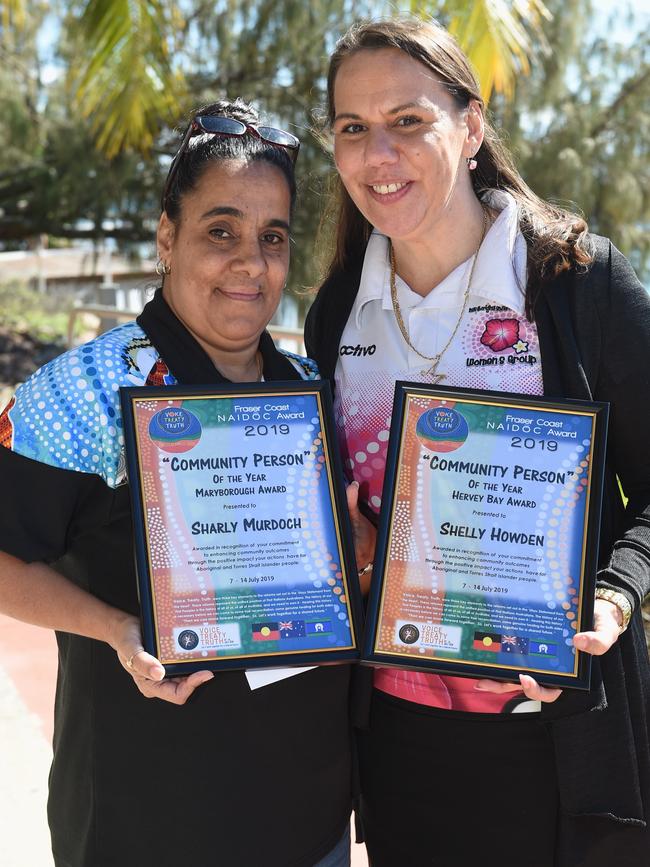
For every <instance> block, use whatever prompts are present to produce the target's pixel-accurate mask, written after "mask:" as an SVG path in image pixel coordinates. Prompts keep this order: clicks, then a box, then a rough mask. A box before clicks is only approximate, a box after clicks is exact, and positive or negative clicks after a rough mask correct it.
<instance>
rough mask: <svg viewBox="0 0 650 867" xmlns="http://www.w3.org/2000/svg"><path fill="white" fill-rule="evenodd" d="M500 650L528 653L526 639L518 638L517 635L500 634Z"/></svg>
mask: <svg viewBox="0 0 650 867" xmlns="http://www.w3.org/2000/svg"><path fill="white" fill-rule="evenodd" d="M501 651H502V652H503V653H521V654H522V655H524V656H525V655H526V654H527V653H528V639H527V638H520V637H519V636H518V635H502V636H501Z"/></svg>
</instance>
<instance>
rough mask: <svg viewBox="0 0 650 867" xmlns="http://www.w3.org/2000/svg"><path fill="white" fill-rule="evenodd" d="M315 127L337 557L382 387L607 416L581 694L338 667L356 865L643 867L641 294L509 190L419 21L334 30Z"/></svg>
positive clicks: (370, 502)
mask: <svg viewBox="0 0 650 867" xmlns="http://www.w3.org/2000/svg"><path fill="white" fill-rule="evenodd" d="M328 120H329V125H330V128H331V132H332V134H333V138H334V157H335V162H336V167H337V170H338V174H339V178H340V191H339V206H338V207H339V212H338V223H337V235H336V250H335V252H334V255H333V257H332V260H331V264H330V267H329V272H328V274H327V277H326V279H325V282H324V283H323V285H322V287H321V289H320V291H319V294H318V296H317V298H316V300H315V302H314V304H313V306H312V308H311V310H310V313H309V316H308V320H307V324H306V332H305V333H306V345H307V351H308V354H309V355H310V356H311V357H313V358H314V359H316V360H317V362H318V364H319V366H320V370H321V373H322V375H324V376H329V377H331V378H332V380H333V382H334V385H335V401H336V403H335V406H336V412H337V416H338V418H337V422H338V430H339V434H340V443H341V451H342V454H343V458H344V462H345V465H346V467H347V469H348V473H349V477H350V481H351V482H352V485H351V488H350V494H349V498H350V500H351V504H352V517H353V522H354V525H355V527H356V532H357V561H358V564H359V566H361V567H367V569H368V571H370V564H371V562H372V559H373V548H374V535H375V533H374V527H373V524H376V519H377V516H378V513H379V510H380V508H381V496H382V483H383V476H384V467H385V459H386V449H387V440H388V429H389V428H390V415H391V407H392V397H393V386H394V382H395V381H396V380H409V381H414V382H424V383H427V382H428V383H437V382H441V383H442V384H443V385H448V386H456V387H465V388H473V389H487V390H491V391H496V392H514V393H519V394H524V395H531V396H534V395H550V396H554V397H564V398H577V399H582V400H602V401H608V402H610V404H611V416H610V432H609V443H608V449H607V465H606V470H605V495H604V506H603V515H602V524H601V536H600V550H599V555H598V567H599V571H598V585H597V586H598V589H597V593H596V596H597V598H596V603H595V614H594V625H593V630H590V631H587V632H583V633H579V634H575V635H574V636H573V644H574V646H575V647H576V648H577V649H579V650H581V651H584V652H587V653H590V654H593V676H592V688H591V690H590V691H589V692H586V693H580V692H576V691H573V692H572V691H570V690H566V691H564V692H562V691H560V690H557V689H551V688H549V687H544V686H541V685H540V684H538V683H537V682H536V681H535V680H534V679H533V678H531V677H530V676H527V675H521V676H520V679H519V682H518V683H516V684H514V683H512V684H504V683H498V682H495V681H489V680H480V679H471V678H460V677H450V676H443V675H435V674H424V673H421V672H414V671H408V670H404V669H388V668H385V669H379V670H377V671H376V672H375V673H374V684H373V689H372V694H371V695H370V690H367V700H365V699H366V691H364V689H363V683H362V681H363V678H360V679H359V680H360V682H359V683H358V684H357V705H358V713H357V717H358V718H357V724H358V726H359V737H358V749H359V767H360V787H361V797H360V815H361V820H362V824H363V830H364V833H365V837H366V841H367V845H368V850H369V853H370V860H371V864H372V865H373V867H384V865H386V867H393V865H397V864H402V863H415V864H432V865H434V864H435V865H444V867H451V865H454V867H456V865H459V867H460V865H462V867H465V865H469V864H478V863H481V864H485V865H497V864H499V865H500V864H503V863H505V862H506V861H507V860H510V861H512V860H514V861H515V862H516V863H519V864H522V865H526V867H553V865H558V867H564V865H569V864H571V865H574V864H584V865H589V867H596V865H602V867H610V865H613V864H617V865H621V864H625V865H629V867H632V865H638V864H641V863H645V862H646V861H647V860H648V858H649V857H650V856H649V854H648V853H649V852H650V837H649V836H648V833H647V829H646V822H647V819H648V814H649V812H650V751H649V742H648V726H647V718H646V715H647V710H648V701H647V699H648V694H649V686H650V669H649V666H648V655H647V651H646V647H645V640H644V633H643V626H642V620H641V612H640V605H641V602H642V600H643V597H644V596H645V594H646V593H647V592H648V590H649V589H650V536H649V533H648V528H649V527H650V505H649V504H650V461H649V459H648V450H647V447H646V443H645V431H646V430H647V428H648V423H650V379H649V377H648V373H647V351H648V347H649V346H650V300H649V299H648V297H647V295H646V293H645V291H644V289H643V288H642V286H641V285H640V283H639V281H638V279H637V278H636V276H635V274H634V272H633V270H632V268H631V267H630V265H629V264H628V263H627V261H626V260H625V259H624V258H623V256H622V255H621V254H620V253H619V252H618V250H616V248H615V247H614V246H613V245H612V244H611V243H610V242H609V241H608V240H606V239H604V238H599V237H596V236H593V235H591V234H589V232H588V226H587V224H586V222H585V220H584V219H582V218H581V217H578V216H576V215H575V214H572V213H570V212H568V211H566V210H564V209H561V208H558V207H556V206H554V205H551V204H550V203H548V202H545V201H543V200H542V199H540V198H539V197H538V196H537V195H535V193H533V192H532V191H531V190H530V189H529V188H528V186H527V185H526V184H525V182H524V181H523V179H522V178H521V176H520V175H519V173H518V172H517V170H516V168H515V166H514V164H513V161H512V159H511V158H510V156H509V154H508V153H507V151H506V150H505V148H504V147H503V145H502V144H501V143H500V142H499V140H498V137H497V135H496V133H495V131H494V130H493V128H492V127H491V126H490V124H489V122H488V120H487V119H486V117H485V109H484V105H483V101H482V99H481V96H480V91H479V87H478V84H477V82H476V79H475V77H474V75H473V73H472V70H471V68H470V66H469V63H468V61H467V59H466V57H465V56H464V55H463V53H462V51H461V50H460V49H459V47H458V45H457V44H456V42H455V41H454V39H453V38H452V37H451V36H450V34H449V33H448V32H447V31H445V30H444V29H443V28H441V27H439V26H437V25H436V24H435V23H433V22H425V21H422V20H418V19H412V18H411V19H394V20H386V21H380V22H371V23H367V24H359V25H356V26H354V27H353V28H352V29H351V30H350V31H349V32H348V33H347V34H345V36H344V37H343V38H342V39H341V40H340V41H339V43H338V44H337V46H336V49H335V51H334V54H333V55H332V58H331V61H330V68H329V75H328ZM559 192H560V193H561V190H560V191H559ZM494 359H497V361H494ZM497 362H498V363H497ZM617 477H618V479H620V482H621V485H622V487H623V490H624V491H625V496H626V497H627V498H628V502H627V508H626V509H625V508H624V505H623V501H622V498H621V493H620V489H619V485H618V481H617ZM357 496H358V499H359V502H360V505H361V508H362V511H363V512H364V514H365V515H366V516H369V518H370V520H368V519H367V518H366V517H363V516H362V515H361V513H360V512H359V510H358V508H357V506H356V504H355V500H356V498H357Z"/></svg>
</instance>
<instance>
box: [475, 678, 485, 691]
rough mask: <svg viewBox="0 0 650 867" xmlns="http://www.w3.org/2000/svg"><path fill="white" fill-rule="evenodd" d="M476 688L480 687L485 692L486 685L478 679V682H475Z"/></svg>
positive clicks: (479, 689)
mask: <svg viewBox="0 0 650 867" xmlns="http://www.w3.org/2000/svg"><path fill="white" fill-rule="evenodd" d="M474 689H478V691H479V692H485V687H484V686H483V684H482V682H481V681H480V680H477V681H476V683H475V684H474Z"/></svg>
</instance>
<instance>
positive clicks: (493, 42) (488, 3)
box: [449, 0, 551, 103]
mask: <svg viewBox="0 0 650 867" xmlns="http://www.w3.org/2000/svg"><path fill="white" fill-rule="evenodd" d="M450 5H455V6H457V7H460V8H457V9H454V10H453V14H452V19H451V23H450V26H449V29H450V31H451V32H452V33H453V34H454V36H455V37H456V38H457V39H458V41H459V43H460V45H461V47H462V48H463V50H464V51H465V52H466V53H467V55H468V57H469V59H470V61H471V63H472V65H473V66H474V69H475V70H476V73H477V76H478V79H479V81H480V82H481V93H482V96H483V99H484V100H485V102H486V103H487V102H488V101H489V99H490V97H491V95H492V93H493V91H495V90H496V91H497V92H499V93H503V94H504V95H505V96H506V97H507V98H509V99H510V98H512V95H513V93H514V86H515V81H516V78H517V76H518V75H527V74H528V73H529V72H530V59H531V57H532V56H533V55H534V54H535V53H536V52H538V51H544V52H546V51H548V43H547V41H546V38H545V36H544V32H543V29H542V24H543V21H544V20H548V19H549V18H550V17H551V15H550V12H549V11H548V9H547V8H546V6H545V5H544V3H543V0H514V2H506V0H474V2H473V3H472V4H471V5H470V6H467V5H466V4H463V6H462V7H461V6H460V4H450Z"/></svg>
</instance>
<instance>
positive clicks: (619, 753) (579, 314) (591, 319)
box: [305, 236, 650, 864]
mask: <svg viewBox="0 0 650 867" xmlns="http://www.w3.org/2000/svg"><path fill="white" fill-rule="evenodd" d="M591 240H592V243H593V246H594V261H593V263H592V264H591V266H590V267H589V269H588V270H587V271H585V272H584V273H576V272H574V271H569V272H565V273H563V274H562V275H560V276H559V277H558V278H557V279H555V280H554V281H553V282H551V283H550V284H548V285H546V287H545V289H544V291H543V292H542V294H541V296H540V298H539V300H538V303H537V306H536V310H535V319H536V324H537V329H538V335H539V341H540V349H541V356H542V361H543V365H542V374H543V379H544V394H546V395H548V396H550V397H559V398H562V397H570V398H576V399H579V400H599V401H609V402H610V403H611V410H610V422H609V436H608V447H607V464H606V473H605V492H604V503H603V515H602V524H601V537H600V551H599V565H600V568H599V573H598V584H599V585H600V586H607V587H611V588H613V589H615V590H618V591H620V592H622V593H624V594H625V595H626V596H627V597H628V599H629V600H630V601H631V602H632V604H633V606H634V607H635V614H634V616H633V618H632V622H631V624H630V627H629V628H628V630H627V632H625V633H624V634H623V635H622V636H621V638H620V639H619V641H618V642H617V643H616V644H615V645H614V647H613V648H612V649H611V650H610V651H609V652H608V653H607V654H606V655H605V656H603V657H594V661H593V674H592V683H593V688H592V690H591V691H590V692H588V693H579V692H576V691H573V692H572V691H570V690H566V691H565V692H564V693H563V694H562V696H561V697H560V699H559V700H558V701H557V702H555V703H552V704H543V705H542V718H545V719H546V720H548V721H549V725H550V730H551V733H552V736H553V740H554V744H555V752H556V757H557V772H558V784H559V788H560V799H561V804H562V808H563V810H564V811H566V813H567V814H571V815H598V816H603V817H606V818H610V819H615V820H618V821H621V822H623V823H628V824H629V825H631V826H637V827H644V826H645V825H646V823H647V820H648V817H649V816H650V742H649V732H648V723H649V720H650V665H649V663H648V653H647V649H646V643H645V635H644V631H643V623H642V619H641V610H640V602H641V601H642V599H643V598H644V597H645V595H646V594H647V593H648V592H649V591H650V449H649V448H648V431H649V430H650V365H649V364H648V350H649V348H650V298H649V297H648V294H647V293H646V291H645V289H644V288H643V286H642V285H641V284H640V283H639V281H638V279H637V277H636V275H635V273H634V271H633V269H632V268H631V266H630V264H629V263H628V262H627V260H626V259H625V258H624V257H623V256H622V255H621V253H620V252H619V251H618V250H617V249H616V248H615V247H614V246H613V245H612V244H611V243H610V242H609V241H608V240H607V239H604V238H599V237H597V236H592V238H591ZM361 266H362V263H358V267H357V268H356V269H351V270H350V271H349V272H341V273H338V274H334V275H333V276H331V277H330V278H329V279H328V280H327V281H326V282H325V283H324V284H323V286H322V287H321V289H320V291H319V293H318V296H317V297H316V300H315V301H314V303H313V305H312V307H311V309H310V311H309V314H308V316H307V321H306V323H305V344H306V347H307V353H308V355H309V356H310V357H311V358H313V359H314V360H315V361H316V362H317V363H318V365H319V369H320V371H321V375H322V376H323V377H329V378H331V379H332V380H333V378H334V372H335V368H336V362H337V358H338V347H339V343H340V338H341V335H342V333H343V329H344V328H345V325H346V322H347V319H348V316H349V315H350V311H351V310H352V306H353V304H354V301H355V298H356V295H357V292H358V289H359V282H360V278H361ZM617 476H618V478H619V479H620V481H621V484H622V486H623V489H624V491H625V495H626V497H628V504H627V509H626V510H624V508H623V503H622V499H621V495H620V489H619V486H618V483H617V478H616V477H617ZM360 673H361V674H363V672H360ZM359 680H361V681H363V680H364V678H363V677H362V678H359ZM365 680H366V682H365V684H364V683H361V684H360V685H358V686H357V688H356V690H355V692H356V696H355V699H356V701H355V703H356V705H357V708H356V712H355V716H356V719H357V722H358V723H359V724H361V725H364V724H365V717H366V714H367V691H368V683H367V679H365ZM522 760H523V759H522ZM588 830H589V833H591V834H593V833H594V830H593V828H592V827H591V826H590V827H589V829H588ZM628 842H629V841H627V840H626V839H622V840H621V844H622V846H623V847H625V846H626V845H628ZM572 845H573V841H572V843H571V844H569V851H571V846H572ZM576 845H577V844H576ZM642 845H643V846H644V847H646V848H643V849H640V850H639V861H638V863H639V864H642V863H646V862H647V861H648V859H649V858H650V856H649V855H648V852H650V839H647V838H644V842H643V844H642ZM576 851H579V847H578V848H576ZM562 863H564V862H562Z"/></svg>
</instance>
